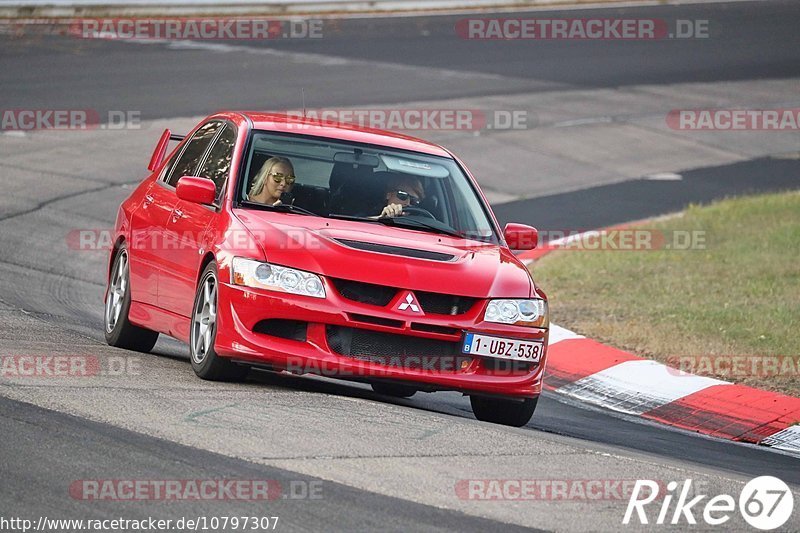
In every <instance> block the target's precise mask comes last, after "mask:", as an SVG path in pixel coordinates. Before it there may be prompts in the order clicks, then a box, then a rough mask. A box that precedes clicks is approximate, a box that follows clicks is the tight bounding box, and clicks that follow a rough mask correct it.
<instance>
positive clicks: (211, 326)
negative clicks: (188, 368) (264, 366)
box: [189, 263, 250, 381]
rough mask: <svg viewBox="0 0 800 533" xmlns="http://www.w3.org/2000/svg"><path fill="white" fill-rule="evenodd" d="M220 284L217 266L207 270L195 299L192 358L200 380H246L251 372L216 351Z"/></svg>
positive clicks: (193, 366) (204, 272)
mask: <svg viewBox="0 0 800 533" xmlns="http://www.w3.org/2000/svg"><path fill="white" fill-rule="evenodd" d="M218 301H219V284H218V282H217V266H216V265H215V264H214V263H209V265H208V266H207V267H206V268H205V270H203V275H202V276H200V283H199V284H198V286H197V294H195V297H194V306H193V308H192V309H193V311H192V325H191V330H190V332H189V355H190V358H191V360H192V370H194V373H195V374H197V377H199V378H202V379H207V380H210V381H242V380H244V378H245V377H246V376H247V372H248V371H249V370H250V369H249V368H248V367H246V366H242V365H237V364H236V363H234V362H232V361H230V360H229V359H226V358H224V357H220V356H219V355H217V352H215V351H214V342H215V341H216V338H217V302H218Z"/></svg>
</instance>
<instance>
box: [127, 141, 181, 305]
mask: <svg viewBox="0 0 800 533" xmlns="http://www.w3.org/2000/svg"><path fill="white" fill-rule="evenodd" d="M178 155H180V154H179V153H176V154H175V155H174V156H173V157H172V159H171V160H170V162H169V163H168V164H167V165H166V166H165V167H164V170H163V171H162V175H161V176H160V177H159V180H156V181H154V182H152V183H151V184H150V186H149V187H148V188H147V189H146V190H145V191H144V195H143V196H142V198H141V203H140V205H139V206H138V208H137V209H134V210H133V214H132V215H131V235H130V241H129V243H128V248H129V250H128V252H129V253H128V256H129V259H128V261H129V262H128V265H129V267H128V268H129V272H130V280H131V298H132V299H133V300H134V301H137V302H141V303H145V304H149V305H154V306H157V305H158V278H159V271H160V270H161V258H160V254H161V249H162V248H163V246H162V244H161V239H162V234H163V228H164V227H165V226H166V223H167V220H168V219H169V216H170V215H171V214H172V211H173V210H174V209H175V204H176V203H177V201H178V199H177V197H176V196H175V194H174V193H171V192H170V191H168V190H167V189H166V188H164V187H161V186H159V185H158V181H160V180H162V179H164V176H165V175H168V174H169V170H170V169H171V168H172V166H173V165H174V164H175V161H176V160H177V158H178Z"/></svg>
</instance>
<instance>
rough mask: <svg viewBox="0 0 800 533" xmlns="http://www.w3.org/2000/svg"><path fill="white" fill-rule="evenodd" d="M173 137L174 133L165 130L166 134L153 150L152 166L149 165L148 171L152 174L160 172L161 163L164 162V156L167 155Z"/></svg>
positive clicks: (162, 135) (163, 134)
mask: <svg viewBox="0 0 800 533" xmlns="http://www.w3.org/2000/svg"><path fill="white" fill-rule="evenodd" d="M171 136H172V133H170V131H169V130H164V133H162V134H161V138H160V139H159V140H158V144H156V147H155V149H154V150H153V155H152V156H151V157H150V164H149V165H147V170H149V171H150V172H155V171H156V170H158V167H160V166H161V162H162V161H164V154H166V153H167V145H168V144H169V139H170V137H171Z"/></svg>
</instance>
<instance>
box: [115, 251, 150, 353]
mask: <svg viewBox="0 0 800 533" xmlns="http://www.w3.org/2000/svg"><path fill="white" fill-rule="evenodd" d="M129 264H130V263H129V257H128V249H127V248H126V247H125V245H124V244H123V245H122V246H121V247H120V249H119V250H118V251H117V255H116V257H115V258H114V264H113V266H112V267H111V275H109V277H108V287H107V290H106V300H105V305H104V308H105V309H104V311H105V312H104V313H103V326H104V328H103V330H104V332H105V337H106V342H107V343H108V344H109V345H110V346H116V347H117V348H125V349H127V350H136V351H137V352H149V351H150V350H152V349H153V346H155V345H156V341H157V340H158V332H157V331H150V330H149V329H145V328H140V327H139V326H134V325H133V324H131V322H130V320H128V312H129V311H130V309H131V281H130V278H131V276H130V268H129Z"/></svg>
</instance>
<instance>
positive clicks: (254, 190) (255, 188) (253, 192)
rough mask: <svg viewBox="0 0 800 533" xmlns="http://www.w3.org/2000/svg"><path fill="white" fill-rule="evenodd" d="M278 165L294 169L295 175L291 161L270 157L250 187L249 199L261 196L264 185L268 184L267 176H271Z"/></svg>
mask: <svg viewBox="0 0 800 533" xmlns="http://www.w3.org/2000/svg"><path fill="white" fill-rule="evenodd" d="M278 163H283V164H284V165H286V166H287V167H289V168H290V169H292V174H294V167H293V166H292V162H291V161H289V160H288V159H286V158H285V157H277V156H276V157H270V158H269V159H267V160H266V161H264V164H263V165H261V170H259V171H258V174H256V177H255V178H253V184H252V185H251V186H250V192H249V193H248V195H247V196H248V197H250V198H252V197H253V196H258V195H259V194H261V191H263V190H264V185H266V183H267V176H269V173H270V172H272V167H274V166H275V165H277V164H278Z"/></svg>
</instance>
